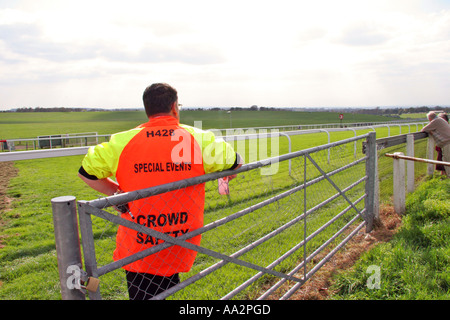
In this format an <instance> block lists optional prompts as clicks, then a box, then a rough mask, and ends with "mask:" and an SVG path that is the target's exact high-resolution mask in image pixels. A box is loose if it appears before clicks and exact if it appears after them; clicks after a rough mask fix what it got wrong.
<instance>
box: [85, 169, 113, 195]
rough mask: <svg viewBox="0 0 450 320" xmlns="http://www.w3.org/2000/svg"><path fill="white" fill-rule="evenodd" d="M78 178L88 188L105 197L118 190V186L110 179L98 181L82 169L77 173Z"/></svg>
mask: <svg viewBox="0 0 450 320" xmlns="http://www.w3.org/2000/svg"><path fill="white" fill-rule="evenodd" d="M78 176H79V177H80V178H81V180H83V181H84V182H85V183H86V184H87V185H88V186H89V187H91V188H92V189H94V190H95V191H98V192H100V193H103V194H105V195H107V196H112V195H113V194H114V193H116V191H117V190H118V189H119V184H118V183H117V182H115V181H113V180H112V179H110V178H104V179H98V178H97V177H95V176H92V175H89V174H88V173H87V172H86V171H85V170H84V169H83V167H81V168H80V170H79V171H78Z"/></svg>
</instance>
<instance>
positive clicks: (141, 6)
mask: <svg viewBox="0 0 450 320" xmlns="http://www.w3.org/2000/svg"><path fill="white" fill-rule="evenodd" d="M154 82H167V83H169V84H171V85H173V86H174V87H175V88H176V89H177V90H178V95H179V102H180V103H182V104H183V106H187V107H202V106H220V107H221V106H224V107H227V106H242V107H247V106H251V105H255V104H256V105H259V106H268V107H322V106H350V107H352V106H355V107H356V106H358V107H359V106H421V105H428V106H434V105H450V90H449V88H450V0H387V1H385V0H374V1H372V0H339V1H336V0H315V1H311V0H307V1H303V0H277V1H273V0H272V1H265V0H258V1H252V0H239V1H235V0H227V1H214V0H207V1H206V0H205V1H203V0H189V1H186V0H180V1H175V0H164V1H161V0H159V1H152V0H147V1H135V0H127V1H123V0H122V1H114V0H109V1H103V0H89V1H85V0H77V1H62V0H54V1H53V0H39V1H36V0H17V1H13V0H1V1H0V109H10V108H17V107H38V106H39V107H101V108H122V107H123V108H129V107H139V108H140V107H142V99H141V97H142V92H143V91H144V89H145V87H146V86H148V85H150V84H151V83H154Z"/></svg>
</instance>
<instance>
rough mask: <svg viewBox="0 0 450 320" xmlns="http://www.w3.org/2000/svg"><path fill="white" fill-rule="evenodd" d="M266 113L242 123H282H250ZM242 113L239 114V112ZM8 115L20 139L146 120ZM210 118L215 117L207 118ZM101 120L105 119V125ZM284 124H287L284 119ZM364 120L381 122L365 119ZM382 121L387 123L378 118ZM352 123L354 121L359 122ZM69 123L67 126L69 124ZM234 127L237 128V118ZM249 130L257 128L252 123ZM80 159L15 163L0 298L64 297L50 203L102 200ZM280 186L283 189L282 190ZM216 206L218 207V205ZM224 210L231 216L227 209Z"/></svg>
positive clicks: (264, 122)
mask: <svg viewBox="0 0 450 320" xmlns="http://www.w3.org/2000/svg"><path fill="white" fill-rule="evenodd" d="M192 112H193V113H192V114H191V115H192V118H191V119H192V122H193V121H194V120H195V121H198V120H202V121H205V122H207V123H211V127H219V126H220V125H222V126H223V128H226V127H227V124H228V125H229V115H227V114H224V115H223V117H222V118H223V119H222V120H221V122H220V121H219V120H218V118H219V116H218V115H217V114H216V115H215V117H214V116H211V118H208V117H207V116H205V115H203V116H202V117H201V118H200V119H198V118H195V115H196V113H197V112H198V111H192ZM240 112H245V111H240ZM265 112H269V111H264V112H248V113H246V112H245V114H244V113H241V114H240V115H241V118H240V119H241V121H244V120H245V119H244V116H245V118H247V122H245V123H247V124H248V123H255V124H254V126H270V125H278V124H274V123H275V122H277V121H275V120H273V119H270V118H275V117H276V115H278V112H274V113H271V112H269V113H266V114H265V117H264V119H260V121H259V122H251V121H254V119H255V117H254V116H253V115H254V114H262V113H265ZM187 113H189V112H186V114H187ZM206 113H208V112H206ZM237 113H238V112H236V114H237ZM202 114H203V113H202ZM289 114H291V117H292V114H294V113H289ZM3 115H9V114H0V122H1V131H0V136H1V135H3V134H5V135H9V134H11V135H14V136H15V137H17V136H16V134H18V135H20V136H21V137H24V135H29V136H33V135H40V134H49V130H51V132H50V134H56V133H61V132H65V133H67V131H58V130H63V129H64V128H67V126H70V128H73V129H74V130H70V132H90V131H98V132H99V133H112V132H115V131H120V130H125V129H127V128H129V127H130V126H131V127H133V126H135V125H137V124H139V123H141V122H142V117H141V115H139V113H138V112H125V113H109V112H105V113H104V112H99V113H93V114H91V115H90V117H88V116H89V114H88V113H79V114H78V113H71V114H49V115H47V116H48V118H47V120H45V119H44V118H43V119H39V116H38V117H36V115H35V114H26V117H22V119H19V118H20V117H16V118H15V120H14V117H12V116H11V118H10V119H9V120H11V121H12V122H14V121H16V122H15V124H11V123H6V127H4V122H7V120H5V118H3ZM21 115H25V114H21ZM74 115H76V116H77V117H79V118H77V119H78V120H79V121H80V124H78V126H74V127H71V126H72V125H74V124H73V121H71V120H70V118H71V117H72V118H73V116H74ZM212 115H214V113H212ZM16 116H17V115H16ZM33 116H35V118H33ZM186 116H187V115H186ZM208 116H210V115H209V114H208ZM233 116H234V114H233ZM280 116H281V115H280ZM315 116H318V115H315ZM42 117H44V116H42ZM83 117H85V118H83ZM320 117H322V118H325V117H326V115H324V114H322V115H319V118H320ZM334 117H336V118H337V115H333V116H332V117H331V116H330V118H329V121H330V122H336V121H334ZM25 118H26V119H25ZM249 118H252V119H253V120H250V119H249ZM102 119H103V120H104V121H102ZM106 119H107V120H106ZM120 119H122V120H123V122H124V123H122V122H121V121H120ZM303 119H304V120H305V119H306V116H305V114H303ZM316 119H317V118H310V119H309V120H310V121H311V122H316V121H315V120H316ZM347 120H348V121H350V120H349V119H347ZM214 121H216V122H214ZM279 121H280V122H282V120H279ZM291 121H295V122H294V123H298V122H297V120H292V119H291ZM360 121H377V120H373V119H370V120H369V119H365V120H360ZM378 121H383V120H381V119H379V120H378ZM280 122H278V123H280ZM311 122H309V123H311ZM319 122H324V121H319V120H317V122H316V123H319ZM350 122H354V120H352V121H350ZM100 123H103V125H104V127H102V130H104V131H100V129H98V130H97V129H95V128H98V127H97V126H98V125H99V124H100ZM65 124H66V125H67V126H65ZM214 124H215V125H214ZM238 124H239V122H238V123H237V124H236V127H237V126H238ZM283 124H286V123H283ZM16 125H21V127H20V126H19V128H16ZM8 126H9V127H8ZM125 126H126V127H125ZM233 126H234V127H235V120H234V118H233ZM247 126H252V125H251V124H250V125H247ZM204 127H205V126H204ZM5 128H10V129H5ZM11 128H15V130H17V131H15V132H16V133H11V132H10V131H5V132H8V133H3V132H4V131H3V130H11V131H13V129H11ZM77 128H78V129H77ZM119 128H122V129H119ZM405 128H407V127H405ZM405 128H403V131H402V132H405V131H404V130H405ZM52 130H55V131H52ZM396 130H400V128H399V129H396V128H393V129H392V130H391V135H395V134H398V132H399V131H396ZM419 130H420V128H419ZM44 131H45V132H44ZM368 131H369V130H359V131H358V134H363V133H366V132H368ZM31 132H32V133H31ZM353 135H354V134H353V132H350V131H347V132H336V133H333V134H332V138H331V140H332V141H337V140H342V139H345V138H349V137H352V136H353ZM385 136H387V129H386V128H379V129H377V137H385ZM291 139H292V150H293V151H295V150H302V149H306V148H309V147H312V146H317V145H321V144H324V143H327V135H326V134H323V133H318V134H311V135H308V136H307V137H305V136H294V137H292V138H291ZM287 151H288V146H287V143H286V141H285V140H283V139H281V138H280V149H279V153H280V154H283V153H286V152H287ZM246 157H247V158H248V157H250V155H249V154H247V155H246ZM81 159H82V156H73V157H65V158H54V159H41V160H29V161H17V162H15V167H16V168H17V169H18V170H19V173H18V176H17V177H15V178H13V179H12V180H11V182H10V185H9V187H8V195H9V197H10V198H12V199H13V201H12V204H11V208H10V210H7V211H5V210H2V212H1V219H2V220H3V221H4V226H2V227H1V228H0V241H1V243H2V244H3V245H4V247H3V248H2V249H0V299H60V293H59V283H58V273H57V264H56V253H55V245H54V236H53V221H52V213H51V204H50V200H51V199H52V198H54V197H58V196H62V195H74V196H76V198H77V199H79V200H81V199H84V200H90V199H95V198H96V197H98V196H99V195H97V194H95V193H93V192H92V191H91V190H90V189H89V188H88V187H87V186H85V185H84V184H83V183H82V182H81V181H80V180H79V179H78V177H77V176H76V172H77V170H78V168H79V166H80V163H81ZM237 181H239V180H237ZM287 182H289V181H287V180H286V179H284V180H283V179H282V180H281V181H279V182H277V185H279V184H280V183H281V184H283V183H287ZM382 183H383V185H384V184H385V185H386V186H389V178H386V179H384V181H382ZM236 187H237V186H236ZM240 187H242V188H247V189H252V187H251V186H249V185H244V184H242V185H241V186H240ZM280 188H283V187H282V186H280ZM253 189H254V190H252V192H253V193H254V194H255V195H256V194H257V193H258V192H257V188H253ZM388 200H389V195H388V196H387V197H386V201H388ZM383 201H384V200H383ZM222 202H223V199H222ZM215 205H216V206H217V204H215ZM222 205H223V204H222ZM225 205H226V203H225ZM233 210H234V208H233ZM224 212H225V213H226V210H225V211H224ZM211 218H212V217H211ZM105 243H106V242H105ZM108 245H110V244H108ZM108 245H107V246H108ZM198 262H199V263H200V262H201V261H198ZM229 274H230V273H228V275H229ZM225 276H226V275H225ZM119 289H120V290H123V288H121V287H120V288H119V287H117V288H116V287H114V286H113V287H112V288H110V289H109V293H108V296H109V297H110V298H112V299H115V298H119V296H120V295H121V293H120V292H119V291H120V290H119ZM122 294H123V292H122ZM122 298H123V297H122Z"/></svg>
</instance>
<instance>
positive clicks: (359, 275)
mask: <svg viewBox="0 0 450 320" xmlns="http://www.w3.org/2000/svg"><path fill="white" fill-rule="evenodd" d="M449 194H450V179H446V178H442V177H437V176H434V177H432V178H429V179H428V180H427V181H426V182H425V183H423V184H422V185H421V186H420V187H418V188H417V190H416V191H415V192H414V193H412V194H410V195H408V197H407V200H406V212H407V214H406V215H405V216H404V217H403V219H402V226H401V228H400V229H399V231H398V232H397V233H396V234H395V235H394V236H393V238H392V240H391V241H389V242H386V243H381V244H379V245H377V246H375V247H374V248H373V249H372V250H370V251H369V252H367V253H365V254H363V255H362V257H361V259H359V260H358V262H357V263H356V264H355V265H354V266H353V268H352V270H350V271H342V272H339V273H337V275H336V276H335V278H334V281H333V282H334V284H333V285H332V286H331V287H330V290H331V291H332V292H333V294H332V296H331V299H338V300H341V299H345V300H356V299H358V300H438V299H443V300H447V299H449V298H450V243H449V242H448V238H449V236H450V199H449V196H448V195H449Z"/></svg>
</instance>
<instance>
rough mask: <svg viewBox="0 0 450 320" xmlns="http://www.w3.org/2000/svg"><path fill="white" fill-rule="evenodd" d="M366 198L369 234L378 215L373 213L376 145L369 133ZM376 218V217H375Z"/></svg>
mask: <svg viewBox="0 0 450 320" xmlns="http://www.w3.org/2000/svg"><path fill="white" fill-rule="evenodd" d="M366 154H367V160H366V176H367V180H366V190H365V191H366V198H365V208H366V218H365V219H366V223H367V225H366V232H370V231H372V229H373V225H374V220H375V218H378V214H377V213H376V212H375V208H377V207H378V206H375V201H376V199H375V189H376V180H377V157H378V155H377V144H376V133H375V132H369V136H368V137H367V145H366ZM376 216H377V217H376Z"/></svg>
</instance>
